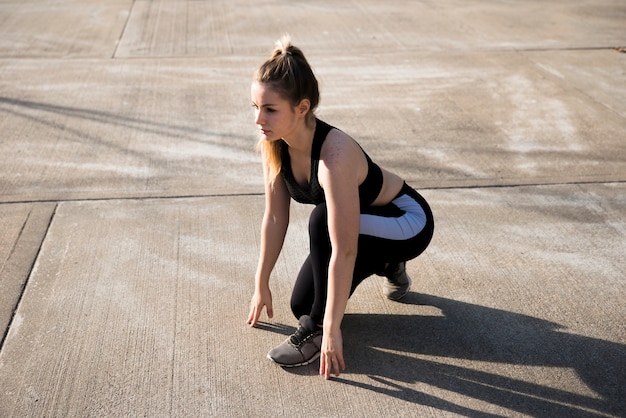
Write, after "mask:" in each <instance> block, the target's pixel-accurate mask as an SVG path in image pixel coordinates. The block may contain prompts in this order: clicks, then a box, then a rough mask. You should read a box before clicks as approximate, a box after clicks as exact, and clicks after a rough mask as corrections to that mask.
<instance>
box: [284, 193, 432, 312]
mask: <svg viewBox="0 0 626 418" xmlns="http://www.w3.org/2000/svg"><path fill="white" fill-rule="evenodd" d="M405 218H408V219H409V220H408V221H407V222H404V221H405ZM420 228H421V229H420ZM360 230H361V231H360V233H359V241H358V251H357V257H356V262H355V265H354V275H353V277H352V288H351V291H350V294H351V295H352V292H354V290H355V289H356V287H357V286H358V285H359V284H360V283H361V282H362V281H363V280H365V279H366V278H367V277H369V276H371V275H372V274H377V273H378V274H382V272H383V271H384V270H385V265H386V264H393V263H398V262H401V261H407V260H411V259H413V258H415V257H417V256H418V255H420V254H421V253H422V252H423V251H424V250H425V249H426V247H428V244H429V243H430V240H431V238H432V236H433V230H434V222H433V215H432V212H431V210H430V207H429V206H428V203H426V200H424V198H423V197H422V196H421V195H420V194H419V193H417V192H416V191H415V190H413V189H412V188H410V187H409V186H407V185H406V184H405V185H404V187H403V189H402V190H401V191H400V193H399V194H398V196H396V198H395V199H394V200H393V201H392V202H391V203H389V204H388V205H386V206H381V207H370V208H368V209H366V210H362V211H361V226H360ZM309 239H310V254H309V256H308V257H307V258H306V260H305V261H304V264H303V265H302V268H301V269H300V273H299V274H298V278H297V279H296V283H295V285H294V288H293V292H292V294H291V310H292V312H293V314H294V315H295V316H296V318H298V319H300V317H301V316H303V315H310V316H311V319H313V320H314V321H315V322H316V323H317V324H321V323H322V321H323V318H324V309H325V307H326V292H327V287H328V265H329V263H330V256H331V251H332V249H331V243H330V237H329V234H328V214H327V209H326V203H321V204H319V205H317V206H316V207H315V208H314V209H313V211H312V212H311V216H310V218H309Z"/></svg>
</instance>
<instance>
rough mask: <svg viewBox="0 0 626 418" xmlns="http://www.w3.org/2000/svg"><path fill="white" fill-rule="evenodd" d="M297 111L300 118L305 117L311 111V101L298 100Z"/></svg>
mask: <svg viewBox="0 0 626 418" xmlns="http://www.w3.org/2000/svg"><path fill="white" fill-rule="evenodd" d="M297 109H298V114H299V115H300V116H306V114H307V113H308V112H309V110H310V109H311V101H310V100H309V99H302V100H300V103H299V104H298V107H297Z"/></svg>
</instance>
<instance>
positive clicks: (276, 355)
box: [267, 316, 322, 367]
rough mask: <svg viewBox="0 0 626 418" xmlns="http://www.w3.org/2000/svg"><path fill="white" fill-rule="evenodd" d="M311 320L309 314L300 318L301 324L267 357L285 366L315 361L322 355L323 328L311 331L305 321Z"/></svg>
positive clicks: (302, 364)
mask: <svg viewBox="0 0 626 418" xmlns="http://www.w3.org/2000/svg"><path fill="white" fill-rule="evenodd" d="M307 321H308V322H312V321H310V318H309V317H308V316H303V317H302V318H300V321H298V322H299V323H300V326H299V327H298V329H297V330H296V332H295V333H293V334H292V335H291V336H290V337H289V338H287V339H286V340H285V341H283V342H282V344H280V345H278V346H276V347H274V348H272V349H271V350H270V352H269V353H267V358H268V359H270V360H272V361H273V362H274V363H277V364H279V365H281V366H283V367H296V366H305V365H307V364H310V363H313V362H314V361H315V360H317V358H318V357H319V356H320V350H321V347H322V329H321V328H319V329H317V330H315V331H311V330H310V329H308V328H305V327H304V325H303V323H306V322H307Z"/></svg>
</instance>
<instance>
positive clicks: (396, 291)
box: [383, 261, 411, 300]
mask: <svg viewBox="0 0 626 418" xmlns="http://www.w3.org/2000/svg"><path fill="white" fill-rule="evenodd" d="M405 266H406V263H405V262H404V261H403V262H401V263H398V264H391V265H389V266H388V267H387V269H386V270H385V282H384V283H383V294H384V295H385V297H386V298H387V299H390V300H400V299H402V298H403V297H404V296H405V295H406V294H407V293H409V289H410V288H411V278H410V277H409V275H408V274H406V268H405Z"/></svg>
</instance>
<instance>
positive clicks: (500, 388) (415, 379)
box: [305, 293, 626, 417]
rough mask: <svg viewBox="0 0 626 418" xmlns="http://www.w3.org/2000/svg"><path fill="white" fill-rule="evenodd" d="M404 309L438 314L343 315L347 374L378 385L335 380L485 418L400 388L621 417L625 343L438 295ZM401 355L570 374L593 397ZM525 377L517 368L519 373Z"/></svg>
mask: <svg viewBox="0 0 626 418" xmlns="http://www.w3.org/2000/svg"><path fill="white" fill-rule="evenodd" d="M403 303H406V304H412V305H419V306H427V307H431V308H430V309H429V310H430V311H437V313H439V311H440V314H437V315H432V316H421V315H388V314H387V315H378V314H347V315H346V316H345V318H344V321H343V334H344V341H346V342H347V343H346V346H345V348H344V350H345V355H346V358H349V359H350V360H349V365H348V368H349V370H346V372H347V373H357V374H364V375H367V376H368V377H369V378H370V379H371V380H373V381H375V382H376V383H377V384H376V385H374V384H372V385H368V384H366V383H363V382H355V381H350V380H348V379H347V378H344V377H340V378H337V379H335V380H336V381H340V382H343V383H345V384H349V385H353V386H357V387H362V388H366V389H370V390H372V391H375V392H377V393H383V394H386V395H389V396H393V397H396V398H399V399H402V400H405V401H409V402H414V403H419V404H422V405H427V406H431V407H434V408H438V409H441V410H445V411H450V412H454V413H458V414H463V415H467V414H471V415H472V416H481V415H482V416H490V415H489V414H482V413H481V412H479V411H475V410H470V409H468V408H465V407H463V406H460V405H457V404H454V403H451V402H449V401H446V400H444V399H441V398H437V397H433V396H431V395H427V394H425V393H421V392H418V391H416V390H414V389H412V388H410V387H406V386H403V385H402V382H404V383H408V384H415V383H420V382H421V383H425V384H428V385H431V386H434V387H438V388H441V389H444V390H446V391H451V392H456V393H459V394H461V395H464V396H468V397H471V398H474V399H478V400H481V401H484V402H488V403H490V404H494V405H499V406H501V407H504V408H508V409H510V410H513V411H517V412H520V413H524V414H529V415H533V416H546V417H548V416H549V417H554V416H606V414H616V415H620V414H623V413H624V411H626V409H625V408H626V400H625V399H626V393H625V388H626V374H625V373H624V370H626V346H624V345H621V344H617V343H613V342H609V341H603V340H599V339H594V338H589V337H584V336H580V335H573V334H568V333H566V332H563V331H561V330H560V329H561V328H562V327H561V326H560V325H558V324H555V323H552V322H548V321H544V320H541V319H537V318H533V317H529V316H526V315H521V314H516V313H512V312H507V311H503V310H498V309H492V308H487V307H484V306H478V305H473V304H469V303H464V302H458V301H454V300H450V299H445V298H440V297H436V296H430V295H423V294H417V293H410V294H408V295H407V296H406V297H405V300H403ZM433 308H436V309H433ZM405 353H410V354H417V355H426V356H433V357H441V358H444V359H445V358H454V359H466V360H470V361H481V362H488V363H504V364H508V365H519V366H540V367H554V368H564V369H572V370H574V371H575V372H576V373H577V375H578V376H579V377H580V379H581V380H582V381H583V382H584V383H585V384H586V385H587V386H588V387H589V388H590V389H591V390H593V391H594V392H596V393H597V395H598V396H594V397H591V396H587V395H581V394H576V393H572V392H568V391H564V390H561V389H559V388H558V387H550V386H544V385H541V384H536V383H532V382H533V375H527V380H520V379H518V378H515V377H511V376H504V375H499V374H496V373H491V372H485V371H479V370H476V369H473V368H465V367H460V366H458V365H451V364H446V363H445V360H443V361H444V362H440V361H434V360H431V359H420V358H415V357H414V356H407V355H405ZM457 363H458V362H457ZM527 372H528V370H523V369H520V372H519V375H520V376H521V377H523V375H524V373H527ZM305 373H308V372H305ZM542 373H543V374H545V373H546V372H545V371H542ZM562 378H563V377H562V376H561V377H558V378H557V379H556V380H557V381H558V380H559V379H562ZM535 380H536V379H535Z"/></svg>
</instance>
